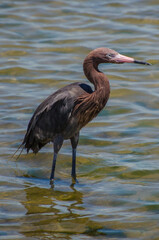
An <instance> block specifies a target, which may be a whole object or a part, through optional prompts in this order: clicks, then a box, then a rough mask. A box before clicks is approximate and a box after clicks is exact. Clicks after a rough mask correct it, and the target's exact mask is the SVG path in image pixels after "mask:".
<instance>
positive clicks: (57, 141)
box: [50, 136, 63, 184]
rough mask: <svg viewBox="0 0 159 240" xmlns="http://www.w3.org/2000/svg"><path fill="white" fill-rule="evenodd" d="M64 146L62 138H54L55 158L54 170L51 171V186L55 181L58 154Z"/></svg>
mask: <svg viewBox="0 0 159 240" xmlns="http://www.w3.org/2000/svg"><path fill="white" fill-rule="evenodd" d="M62 144H63V137H62V136H57V137H55V138H54V157H53V162H52V170H51V175H50V184H52V183H53V181H54V173H55V166H56V159H57V154H58V152H59V150H60V148H61V147H62Z"/></svg>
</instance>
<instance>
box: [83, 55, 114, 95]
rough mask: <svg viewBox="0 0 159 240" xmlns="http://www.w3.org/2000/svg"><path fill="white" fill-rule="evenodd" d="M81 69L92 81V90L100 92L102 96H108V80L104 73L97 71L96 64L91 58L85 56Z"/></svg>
mask: <svg viewBox="0 0 159 240" xmlns="http://www.w3.org/2000/svg"><path fill="white" fill-rule="evenodd" d="M83 71H84V74H85V76H86V77H87V79H88V80H89V81H90V82H91V83H93V85H94V88H95V91H94V92H101V94H102V95H103V97H104V98H108V97H109V93H110V85H109V80H108V78H107V77H106V75H105V74H104V73H102V72H100V71H99V69H98V64H97V63H96V64H95V63H94V62H93V60H92V59H89V58H86V59H85V61H84V63H83ZM99 97H102V96H99Z"/></svg>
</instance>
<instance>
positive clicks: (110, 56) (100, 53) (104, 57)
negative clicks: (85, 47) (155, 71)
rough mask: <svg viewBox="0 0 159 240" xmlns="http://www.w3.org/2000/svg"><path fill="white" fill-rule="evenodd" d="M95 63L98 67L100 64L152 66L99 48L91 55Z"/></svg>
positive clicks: (107, 49) (110, 50)
mask: <svg viewBox="0 0 159 240" xmlns="http://www.w3.org/2000/svg"><path fill="white" fill-rule="evenodd" d="M88 56H90V57H91V59H92V60H93V63H94V64H95V65H98V64H100V63H117V64H120V63H138V64H144V65H151V64H150V63H148V62H143V61H138V60H135V59H134V58H131V57H127V56H124V55H122V54H119V53H118V52H116V51H114V50H112V49H109V48H97V49H95V50H93V51H91V52H90V53H89V55H88Z"/></svg>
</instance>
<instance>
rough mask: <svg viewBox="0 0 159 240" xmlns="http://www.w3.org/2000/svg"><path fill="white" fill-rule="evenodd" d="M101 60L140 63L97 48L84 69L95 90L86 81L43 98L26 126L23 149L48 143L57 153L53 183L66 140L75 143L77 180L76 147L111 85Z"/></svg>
mask: <svg viewBox="0 0 159 240" xmlns="http://www.w3.org/2000/svg"><path fill="white" fill-rule="evenodd" d="M100 63H139V64H145V65H150V64H149V63H147V62H142V61H137V60H135V59H133V58H131V57H127V56H124V55H121V54H119V53H117V52H116V51H114V50H111V49H109V48H97V49H95V50H93V51H91V52H90V53H89V54H88V56H87V57H86V58H85V60H84V63H83V70H84V73H85V76H86V77H87V79H88V80H89V81H90V82H91V83H93V85H94V90H92V89H91V87H90V86H89V85H87V84H85V83H80V82H76V83H73V84H70V85H67V86H65V87H63V88H61V89H59V90H58V91H56V92H55V93H53V94H52V95H50V96H49V97H48V98H47V99H46V100H44V101H43V102H42V103H41V104H40V105H39V106H38V108H37V109H36V110H35V113H34V114H33V116H32V118H31V120H30V122H29V124H28V128H27V132H26V134H25V137H24V140H23V142H22V146H23V148H26V149H27V152H29V150H30V149H32V151H33V152H34V153H37V152H38V151H39V150H40V149H41V148H42V147H43V146H44V145H45V144H47V143H48V142H52V143H53V147H54V156H53V163H52V170H51V176H50V182H53V180H54V172H55V165H56V158H57V154H58V152H59V150H60V148H61V147H62V144H63V141H64V140H65V139H70V140H71V145H72V178H73V179H74V180H76V147H77V145H78V140H79V131H80V129H81V128H82V127H84V126H85V125H86V124H87V123H88V122H89V121H91V120H92V119H93V118H94V117H96V116H97V114H98V113H99V112H100V111H101V110H102V109H103V108H104V106H105V105H106V103H107V101H108V98H109V93H110V86H109V81H108V78H107V77H106V76H105V75H104V74H103V73H102V72H101V71H99V69H98V65H99V64H100Z"/></svg>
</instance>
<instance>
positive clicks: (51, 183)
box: [50, 178, 54, 187]
mask: <svg viewBox="0 0 159 240" xmlns="http://www.w3.org/2000/svg"><path fill="white" fill-rule="evenodd" d="M50 185H51V187H54V178H50Z"/></svg>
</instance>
